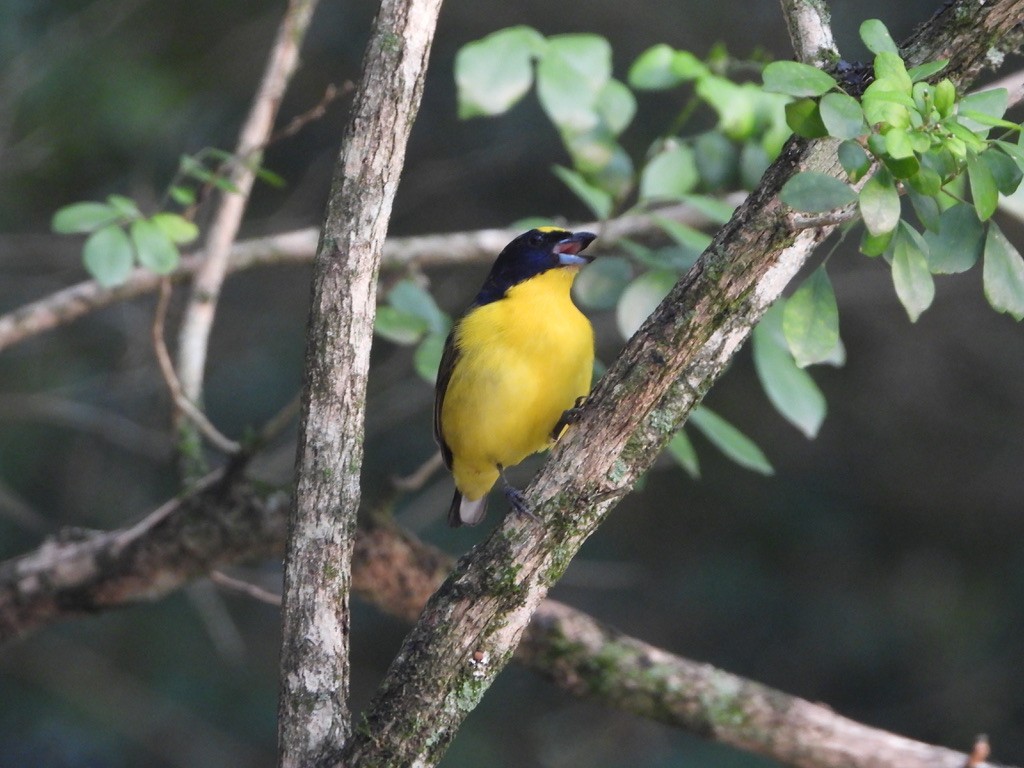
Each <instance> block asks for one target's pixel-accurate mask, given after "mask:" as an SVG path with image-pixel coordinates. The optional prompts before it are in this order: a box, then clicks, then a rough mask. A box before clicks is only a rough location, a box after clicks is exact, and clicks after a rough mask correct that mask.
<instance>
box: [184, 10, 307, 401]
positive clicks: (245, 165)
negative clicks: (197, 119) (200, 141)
mask: <svg viewBox="0 0 1024 768" xmlns="http://www.w3.org/2000/svg"><path fill="white" fill-rule="evenodd" d="M316 5H317V0H289V3H288V9H287V10H286V11H285V15H284V18H283V19H282V21H281V24H280V26H279V27H278V30H277V38H276V39H275V41H274V47H273V48H272V50H271V54H270V59H269V60H268V61H267V66H266V69H265V70H264V73H263V79H262V81H261V82H260V86H259V88H258V89H257V91H256V95H255V96H254V97H253V103H252V107H251V108H250V110H249V116H248V117H247V118H246V121H245V124H244V125H243V126H242V130H241V132H240V134H239V137H238V146H237V148H236V149H235V158H236V159H235V162H234V165H233V167H232V169H231V172H230V173H229V174H228V180H229V181H230V182H231V183H232V184H233V185H234V186H235V188H236V190H237V191H235V192H228V193H225V194H224V195H223V197H221V200H220V205H219V206H218V208H217V211H216V213H215V214H214V217H213V221H212V223H211V224H210V229H209V231H208V232H207V235H206V252H205V255H204V257H203V260H202V261H201V262H200V263H199V265H198V268H197V270H196V274H195V281H194V282H193V284H192V293H191V295H190V297H189V301H188V306H187V307H186V310H185V316H184V318H183V319H182V324H181V330H180V333H179V337H178V378H179V379H180V380H181V389H182V394H183V396H184V397H185V399H187V400H189V401H191V402H192V403H200V402H202V392H203V371H204V369H205V368H206V352H207V349H208V347H209V341H210V330H211V328H212V327H213V319H214V316H215V315H216V312H217V298H218V296H219V295H220V289H221V285H222V284H223V282H224V276H225V275H226V274H227V269H228V260H229V258H230V256H231V244H232V243H233V242H234V241H235V237H236V236H237V235H238V228H239V226H240V225H241V223H242V216H243V214H244V213H245V207H246V204H247V203H248V201H249V193H250V192H251V191H252V186H253V183H254V181H255V179H256V168H258V167H259V164H260V161H261V158H262V148H263V146H264V145H265V144H266V143H267V140H268V139H269V138H270V133H271V130H272V129H273V127H274V119H275V117H276V116H277V110H278V108H279V107H280V105H281V99H282V98H283V97H284V92H285V90H286V89H287V87H288V83H289V82H290V81H291V78H292V75H293V74H294V73H295V70H296V68H297V67H298V64H299V48H300V46H301V45H302V40H303V38H304V37H305V34H306V29H307V28H308V27H309V21H310V19H311V18H312V16H313V11H314V9H315V8H316Z"/></svg>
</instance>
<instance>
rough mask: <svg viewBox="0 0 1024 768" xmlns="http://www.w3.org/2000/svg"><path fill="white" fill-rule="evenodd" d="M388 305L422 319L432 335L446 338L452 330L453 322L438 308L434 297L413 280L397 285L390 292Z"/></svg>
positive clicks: (402, 281) (399, 282)
mask: <svg viewBox="0 0 1024 768" xmlns="http://www.w3.org/2000/svg"><path fill="white" fill-rule="evenodd" d="M388 304H390V305H391V306H392V307H394V308H395V309H397V310H399V311H401V312H405V313H407V314H410V315H414V316H415V317H419V318H421V319H422V320H423V321H424V322H426V324H427V330H429V331H430V333H431V334H435V335H439V336H445V335H447V333H448V329H449V328H451V325H452V322H451V320H450V319H449V318H448V315H446V314H445V313H444V312H442V311H441V308H440V307H438V306H437V302H435V301H434V297H433V296H431V295H430V293H428V292H427V291H426V290H424V289H423V287H422V286H420V285H419V284H418V283H416V282H415V281H413V280H409V279H405V280H399V281H398V282H397V283H395V285H394V287H393V288H392V289H391V290H390V291H388Z"/></svg>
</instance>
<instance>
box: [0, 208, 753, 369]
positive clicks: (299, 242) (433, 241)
mask: <svg viewBox="0 0 1024 768" xmlns="http://www.w3.org/2000/svg"><path fill="white" fill-rule="evenodd" d="M742 199H743V195H742V194H732V195H729V196H728V197H727V198H726V201H727V202H730V203H732V204H733V205H739V203H740V202H741V201H742ZM657 214H658V216H659V217H661V218H665V219H670V220H672V221H679V222H681V223H683V224H688V225H690V226H692V227H706V226H708V225H709V224H711V223H713V222H711V221H710V220H709V219H708V217H707V216H705V215H704V214H703V213H701V212H700V211H698V210H697V209H696V208H694V207H693V206H691V205H686V204H681V205H674V206H670V207H668V208H663V209H659V210H658V211H657ZM572 228H573V229H584V230H587V231H589V232H600V233H601V239H600V240H598V241H597V242H596V243H595V244H594V246H592V248H591V250H595V251H598V252H599V251H600V250H601V249H605V250H607V248H608V246H609V244H611V243H614V242H615V241H616V240H617V239H619V238H622V237H643V236H651V235H654V234H657V233H658V232H659V229H658V225H657V223H656V222H655V221H654V219H653V218H652V217H651V216H650V215H647V214H633V215H629V216H622V217H620V218H617V219H610V220H609V221H605V222H600V221H591V222H585V223H582V224H579V225H574V226H573V227H572ZM518 234H519V231H518V230H511V229H480V230H475V231H469V232H452V233H449V234H442V235H419V236H415V237H389V238H388V239H387V241H386V242H385V244H384V255H383V257H382V261H381V268H382V269H402V268H404V267H407V266H409V265H410V264H416V265H418V266H423V267H429V266H440V265H445V264H463V263H473V262H483V261H492V260H493V259H494V254H495V253H498V252H499V251H500V250H501V249H502V248H504V247H505V244H506V243H507V242H508V241H509V240H511V239H512V238H513V237H515V236H516V235H518ZM318 238H319V231H318V230H317V229H316V228H315V227H309V228H307V229H298V230H293V231H291V232H282V233H279V234H275V235H268V236H267V237H258V238H253V239H251V240H243V241H242V242H239V243H235V244H234V245H233V246H232V247H231V257H230V260H229V261H228V265H227V269H228V274H231V273H234V272H240V271H244V270H248V269H252V268H254V267H264V266H275V265H286V264H308V263H309V262H311V261H312V260H313V255H314V254H315V253H316V246H317V240H318ZM205 256H206V252H205V251H200V252H198V253H196V254H194V255H192V256H186V257H185V258H183V259H182V260H181V264H180V266H179V267H178V268H177V269H176V270H175V271H174V272H172V273H171V274H170V275H168V277H169V278H170V279H171V280H173V281H181V280H186V279H188V278H189V277H191V276H192V275H194V274H195V273H196V271H197V270H198V269H199V266H200V265H201V264H202V263H203V260H204V259H205ZM162 279H163V278H162V277H161V276H160V275H156V274H154V273H153V272H151V271H149V270H146V269H136V270H135V271H134V272H132V274H131V275H130V276H129V278H128V279H127V280H126V281H125V282H124V283H123V284H121V285H119V286H116V287H114V288H103V287H102V286H100V285H99V284H98V283H97V282H96V281H95V280H85V281H83V282H81V283H78V284H77V285H73V286H70V287H68V288H64V289H63V290H60V291H57V292H56V293H53V294H50V295H49V296H45V297H43V298H41V299H38V300H36V301H34V302H31V303H29V304H26V305H25V306H23V307H19V308H18V309H15V310H12V311H11V312H8V313H7V314H5V315H2V316H0V352H2V351H3V350H4V349H6V348H7V347H12V346H14V345H15V344H19V343H21V342H22V341H26V340H27V339H30V338H32V337H33V336H36V335H38V334H40V333H44V332H45V331H50V330H53V329H54V328H58V327H60V326H62V325H66V324H67V323H71V322H73V321H75V320H77V319H79V318H80V317H83V316H85V315H87V314H89V313H91V312H94V311H95V310H98V309H102V308H104V307H108V306H110V305H111V304H116V303H117V302H120V301H128V300H130V299H134V298H137V297H139V296H143V295H145V294H147V293H152V292H153V291H155V290H157V288H158V287H159V285H160V281H161V280H162Z"/></svg>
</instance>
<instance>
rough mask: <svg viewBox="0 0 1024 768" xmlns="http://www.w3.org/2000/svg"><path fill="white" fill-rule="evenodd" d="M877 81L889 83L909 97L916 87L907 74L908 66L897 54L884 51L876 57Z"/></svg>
mask: <svg viewBox="0 0 1024 768" xmlns="http://www.w3.org/2000/svg"><path fill="white" fill-rule="evenodd" d="M875 80H876V81H878V80H882V81H884V82H888V83H890V84H891V85H892V86H894V87H893V90H896V91H898V92H900V93H903V94H907V95H909V94H910V93H911V91H912V90H913V87H914V82H913V80H911V79H910V75H909V74H908V73H907V65H906V64H904V63H903V59H901V58H900V56H899V54H898V53H895V52H889V51H882V52H880V53H878V54H876V55H875ZM915 106H916V105H915Z"/></svg>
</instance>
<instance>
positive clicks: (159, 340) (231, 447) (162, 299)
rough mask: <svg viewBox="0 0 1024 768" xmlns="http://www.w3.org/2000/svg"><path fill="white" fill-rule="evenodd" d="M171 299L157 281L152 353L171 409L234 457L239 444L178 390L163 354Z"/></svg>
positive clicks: (168, 289) (166, 284)
mask: <svg viewBox="0 0 1024 768" xmlns="http://www.w3.org/2000/svg"><path fill="white" fill-rule="evenodd" d="M170 299H171V282H170V280H168V279H166V278H165V279H163V280H161V281H160V293H159V298H158V300H157V304H156V312H155V313H154V316H153V349H154V350H155V351H156V359H157V362H158V363H159V364H160V373H161V374H163V377H164V381H165V382H166V383H167V389H168V391H169V392H170V393H171V399H172V400H173V401H174V405H175V407H176V408H177V409H178V411H180V412H181V413H182V414H184V415H185V416H186V417H187V418H188V419H189V420H190V421H191V422H192V423H193V424H195V426H196V427H197V428H198V429H199V432H200V433H201V434H202V435H203V436H204V437H205V438H206V439H207V440H209V441H210V443H212V444H213V445H214V446H215V447H216V448H218V449H219V450H221V451H223V452H224V453H228V454H235V453H238V451H239V450H241V445H239V444H238V443H237V442H235V441H234V440H232V439H231V438H229V437H226V436H225V435H223V434H222V433H221V432H220V430H218V429H217V428H216V427H215V426H214V425H213V423H212V422H211V421H210V420H209V419H208V418H206V414H205V413H203V412H202V410H200V409H199V408H198V407H196V405H195V403H193V402H192V401H191V400H189V399H188V398H187V397H186V396H185V393H184V392H183V391H182V387H181V382H180V381H179V380H178V376H177V374H176V373H175V372H174V363H172V362H171V354H170V352H168V351H167V342H166V341H165V340H164V321H165V319H166V317H167V306H168V304H169V303H170Z"/></svg>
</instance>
